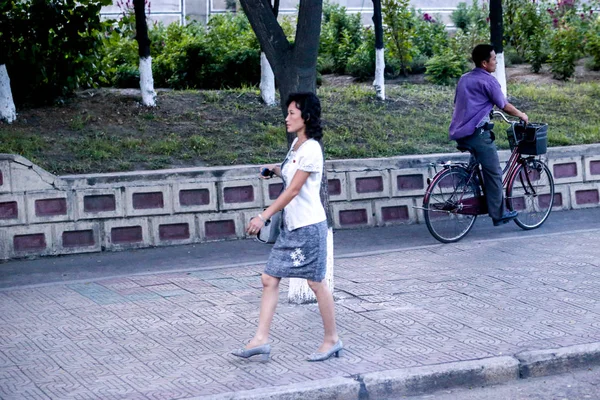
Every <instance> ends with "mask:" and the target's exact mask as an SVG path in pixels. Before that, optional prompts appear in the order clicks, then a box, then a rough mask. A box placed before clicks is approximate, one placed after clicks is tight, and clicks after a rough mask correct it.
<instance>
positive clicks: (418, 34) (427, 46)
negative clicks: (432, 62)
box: [412, 10, 448, 57]
mask: <svg viewBox="0 0 600 400" xmlns="http://www.w3.org/2000/svg"><path fill="white" fill-rule="evenodd" d="M413 20H414V24H415V31H414V36H413V38H412V41H413V44H414V45H415V47H416V49H417V50H418V52H419V54H422V55H423V56H425V57H431V56H433V55H434V54H439V53H440V52H441V50H442V49H444V48H445V47H447V46H448V33H447V32H446V25H444V23H443V22H440V18H439V17H434V16H432V15H431V14H428V13H422V12H421V10H418V11H416V12H415V11H414V10H413Z"/></svg>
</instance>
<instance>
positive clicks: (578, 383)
mask: <svg viewBox="0 0 600 400" xmlns="http://www.w3.org/2000/svg"><path fill="white" fill-rule="evenodd" d="M406 398H407V397H398V398H397V399H406ZM408 399H410V400H584V399H590V400H598V399H600V368H594V369H588V370H580V371H576V372H572V373H568V374H561V375H554V376H546V377H542V378H533V379H521V380H518V381H513V382H510V383H507V384H504V385H494V386H488V387H484V388H471V389H462V388H461V389H456V390H448V391H441V392H436V393H432V394H428V395H423V396H417V397H409V398H408Z"/></svg>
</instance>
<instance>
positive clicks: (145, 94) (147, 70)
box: [140, 57, 156, 107]
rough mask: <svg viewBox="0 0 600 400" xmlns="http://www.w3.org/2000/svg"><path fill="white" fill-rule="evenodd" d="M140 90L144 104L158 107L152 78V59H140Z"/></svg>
mask: <svg viewBox="0 0 600 400" xmlns="http://www.w3.org/2000/svg"><path fill="white" fill-rule="evenodd" d="M140 89H141V90H142V104H143V105H145V106H147V107H155V106H156V92H155V91H154V79H153V78H152V57H140Z"/></svg>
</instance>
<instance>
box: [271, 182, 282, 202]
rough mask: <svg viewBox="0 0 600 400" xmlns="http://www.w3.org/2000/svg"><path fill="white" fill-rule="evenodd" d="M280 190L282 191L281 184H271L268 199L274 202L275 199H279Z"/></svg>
mask: <svg viewBox="0 0 600 400" xmlns="http://www.w3.org/2000/svg"><path fill="white" fill-rule="evenodd" d="M281 189H283V183H271V184H270V185H269V199H270V200H275V199H276V198H277V197H279V194H280V193H281Z"/></svg>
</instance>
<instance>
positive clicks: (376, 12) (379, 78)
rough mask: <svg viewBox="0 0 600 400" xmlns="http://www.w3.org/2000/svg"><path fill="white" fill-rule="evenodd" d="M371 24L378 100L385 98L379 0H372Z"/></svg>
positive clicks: (374, 83) (381, 23)
mask: <svg viewBox="0 0 600 400" xmlns="http://www.w3.org/2000/svg"><path fill="white" fill-rule="evenodd" d="M373 24H374V26H375V81H374V82H373V86H375V91H376V93H377V98H378V99H379V100H385V77H384V72H385V56H384V49H383V18H382V16H381V0H373Z"/></svg>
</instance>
